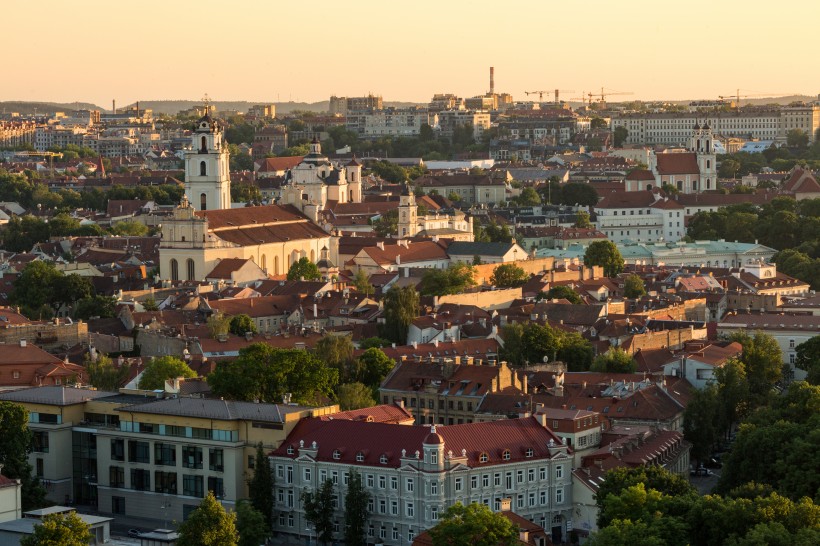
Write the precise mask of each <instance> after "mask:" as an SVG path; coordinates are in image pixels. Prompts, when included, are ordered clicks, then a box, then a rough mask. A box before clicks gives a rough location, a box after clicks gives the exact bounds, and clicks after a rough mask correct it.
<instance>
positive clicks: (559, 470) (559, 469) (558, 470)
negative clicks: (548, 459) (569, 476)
mask: <svg viewBox="0 0 820 546" xmlns="http://www.w3.org/2000/svg"><path fill="white" fill-rule="evenodd" d="M563 477H564V465H560V464H559V465H558V466H556V467H555V479H556V480H560V479H561V478H563Z"/></svg>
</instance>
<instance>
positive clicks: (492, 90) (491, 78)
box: [490, 66, 495, 95]
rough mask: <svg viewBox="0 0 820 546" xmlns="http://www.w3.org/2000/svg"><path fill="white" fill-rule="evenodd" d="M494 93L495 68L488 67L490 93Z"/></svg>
mask: <svg viewBox="0 0 820 546" xmlns="http://www.w3.org/2000/svg"><path fill="white" fill-rule="evenodd" d="M494 93H495V68H494V67H492V66H491V67H490V95H492V94H494Z"/></svg>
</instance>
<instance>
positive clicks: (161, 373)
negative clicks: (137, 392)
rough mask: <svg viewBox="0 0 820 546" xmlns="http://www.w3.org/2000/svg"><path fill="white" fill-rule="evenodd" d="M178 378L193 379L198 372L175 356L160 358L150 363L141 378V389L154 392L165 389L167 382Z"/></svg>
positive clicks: (153, 359) (155, 358)
mask: <svg viewBox="0 0 820 546" xmlns="http://www.w3.org/2000/svg"><path fill="white" fill-rule="evenodd" d="M177 377H184V378H193V377H196V372H195V371H193V370H192V369H191V368H190V367H189V366H188V364H186V363H185V362H183V361H182V360H180V359H178V358H176V357H174V356H158V357H154V358H152V359H151V360H149V361H148V364H146V365H145V370H143V372H142V375H141V376H140V382H139V388H140V389H142V390H146V391H153V390H158V389H164V388H165V382H166V381H168V380H169V379H175V378H177Z"/></svg>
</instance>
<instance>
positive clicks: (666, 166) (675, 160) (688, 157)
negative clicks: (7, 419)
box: [655, 152, 700, 175]
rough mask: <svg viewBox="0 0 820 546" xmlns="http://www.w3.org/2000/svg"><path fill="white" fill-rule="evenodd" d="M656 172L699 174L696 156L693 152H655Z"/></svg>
mask: <svg viewBox="0 0 820 546" xmlns="http://www.w3.org/2000/svg"><path fill="white" fill-rule="evenodd" d="M655 157H657V159H658V173H659V174H661V175H664V174H700V169H699V168H698V156H697V154H695V153H694V152H684V153H666V154H657V155H656V156H655Z"/></svg>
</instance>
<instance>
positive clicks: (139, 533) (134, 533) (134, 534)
mask: <svg viewBox="0 0 820 546" xmlns="http://www.w3.org/2000/svg"><path fill="white" fill-rule="evenodd" d="M128 536H129V537H132V538H139V537H141V536H142V531H140V530H139V529H128Z"/></svg>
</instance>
